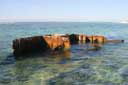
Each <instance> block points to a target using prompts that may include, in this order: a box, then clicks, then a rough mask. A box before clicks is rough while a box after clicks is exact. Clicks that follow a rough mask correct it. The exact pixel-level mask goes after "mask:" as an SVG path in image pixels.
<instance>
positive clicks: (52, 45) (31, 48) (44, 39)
mask: <svg viewBox="0 0 128 85" xmlns="http://www.w3.org/2000/svg"><path fill="white" fill-rule="evenodd" d="M107 42H113V43H116V42H124V40H108V39H107V38H106V37H104V36H97V35H92V36H88V35H85V34H70V35H69V34H65V35H60V34H53V35H45V36H33V37H26V38H20V39H15V40H13V50H14V54H15V55H21V54H26V53H30V52H37V51H41V52H45V51H48V50H49V51H56V50H68V49H70V47H71V45H73V44H79V43H83V44H86V43H92V44H96V43H98V44H104V43H107ZM93 46H94V47H97V46H96V45H93Z"/></svg>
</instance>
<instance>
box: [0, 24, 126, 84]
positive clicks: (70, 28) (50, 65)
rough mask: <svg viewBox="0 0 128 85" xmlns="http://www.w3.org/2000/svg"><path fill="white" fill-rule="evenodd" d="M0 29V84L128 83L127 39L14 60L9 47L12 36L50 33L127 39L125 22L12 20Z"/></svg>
mask: <svg viewBox="0 0 128 85" xmlns="http://www.w3.org/2000/svg"><path fill="white" fill-rule="evenodd" d="M3 29H4V30H3ZM97 29H98V30H97ZM62 30H63V31H62ZM0 32H1V33H0V85H72V84H76V85H88V84H97V85H127V84H128V74H127V73H128V52H127V51H128V42H125V43H116V44H113V43H109V44H104V45H93V46H91V44H88V45H87V44H86V45H85V44H80V45H73V46H72V47H71V50H70V51H64V52H55V53H45V55H44V54H32V55H25V56H24V57H27V58H24V59H22V58H20V59H15V57H14V56H13V55H12V49H11V44H12V40H13V39H16V38H20V37H28V36H33V35H42V34H51V33H60V34H61V33H62V34H66V33H69V34H70V33H83V34H101V35H105V36H106V37H109V38H116V39H124V40H125V41H127V39H128V25H126V24H125V25H123V24H117V23H57V22H56V23H34V22H33V23H14V24H0ZM110 35H111V36H110ZM95 47H98V49H96V48H95ZM29 56H30V57H29Z"/></svg>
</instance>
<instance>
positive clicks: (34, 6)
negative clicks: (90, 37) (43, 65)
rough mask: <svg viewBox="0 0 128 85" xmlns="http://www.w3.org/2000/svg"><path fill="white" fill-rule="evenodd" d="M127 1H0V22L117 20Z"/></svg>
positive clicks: (126, 12)
mask: <svg viewBox="0 0 128 85" xmlns="http://www.w3.org/2000/svg"><path fill="white" fill-rule="evenodd" d="M122 19H128V0H0V21H119V20H122Z"/></svg>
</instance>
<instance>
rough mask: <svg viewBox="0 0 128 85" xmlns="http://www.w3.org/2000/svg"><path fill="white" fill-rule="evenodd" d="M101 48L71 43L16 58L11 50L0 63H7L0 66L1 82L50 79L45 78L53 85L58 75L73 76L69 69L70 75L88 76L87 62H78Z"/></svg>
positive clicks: (88, 67)
mask: <svg viewBox="0 0 128 85" xmlns="http://www.w3.org/2000/svg"><path fill="white" fill-rule="evenodd" d="M100 46H101V45H100ZM96 47H97V46H96ZM98 47H99V46H98ZM101 49H102V48H100V47H99V48H98V49H97V48H95V47H93V46H92V45H90V44H88V45H84V44H80V45H73V46H72V47H71V50H65V51H55V52H45V53H41V52H39V53H32V54H28V55H24V56H21V57H19V58H15V57H16V56H14V55H13V54H10V55H9V56H8V57H7V58H6V59H5V60H4V61H3V62H1V63H0V65H1V66H5V65H6V68H4V67H3V71H4V72H3V74H2V75H3V77H1V76H0V78H1V81H0V82H1V83H2V84H4V83H12V84H13V85H15V84H17V83H18V84H19V83H21V84H25V82H29V83H27V84H28V85H31V84H32V83H34V81H36V80H41V81H39V82H44V81H46V80H49V81H48V82H50V84H51V85H54V82H55V81H56V79H58V78H60V79H61V78H64V79H65V78H67V77H66V76H67V75H70V76H71V77H72V74H71V73H73V75H80V76H85V77H86V78H87V79H88V78H89V76H90V75H92V74H94V73H93V72H92V70H91V68H90V65H89V64H88V63H87V64H85V65H81V64H80V63H82V62H85V61H86V60H88V59H89V58H90V57H95V56H100V55H103V51H102V50H101ZM80 68H86V69H83V71H84V72H86V73H82V72H83V71H82V69H81V70H80ZM5 71H8V72H5ZM80 73H82V74H80ZM73 77H74V76H73ZM75 77H76V76H75ZM78 78H79V77H78ZM67 79H68V78H67ZM84 79H85V78H84ZM5 80H6V81H5ZM54 80H55V81H54ZM57 81H58V80H57Z"/></svg>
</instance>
